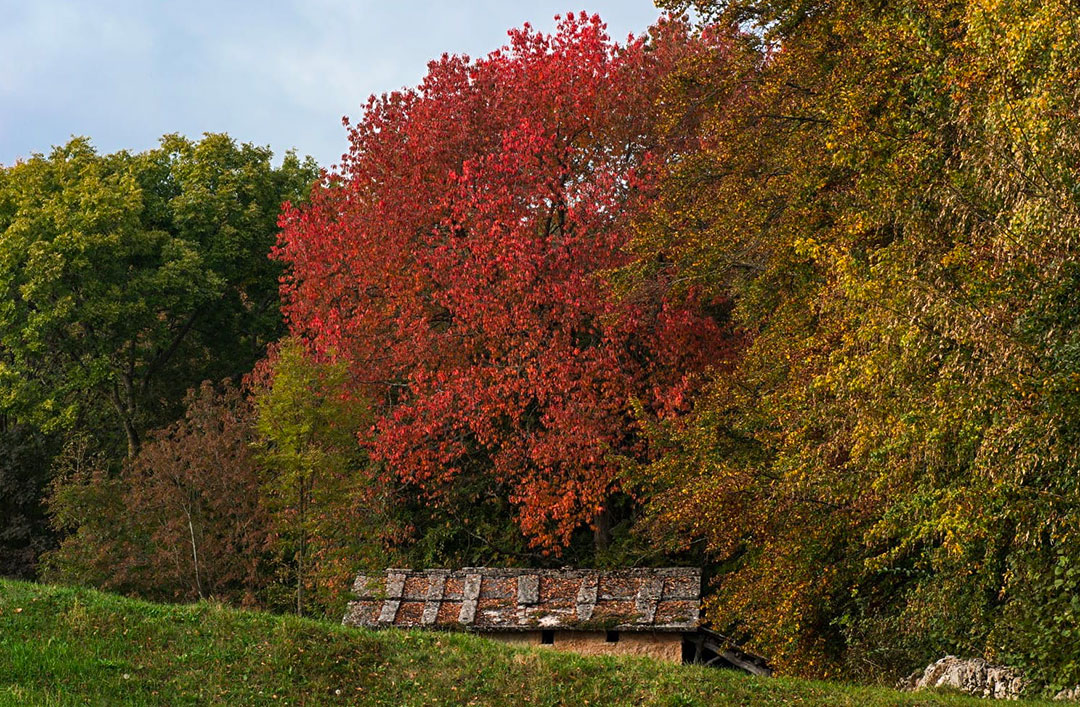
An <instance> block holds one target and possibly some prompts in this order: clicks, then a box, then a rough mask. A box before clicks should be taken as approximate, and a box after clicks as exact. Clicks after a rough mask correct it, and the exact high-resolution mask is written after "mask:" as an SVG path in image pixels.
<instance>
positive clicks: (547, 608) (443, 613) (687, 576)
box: [342, 567, 701, 631]
mask: <svg viewBox="0 0 1080 707" xmlns="http://www.w3.org/2000/svg"><path fill="white" fill-rule="evenodd" d="M353 592H354V593H355V594H356V600H355V601H352V602H350V603H349V606H348V609H346V612H345V618H344V619H343V621H342V623H344V624H346V625H349V626H368V627H374V628H379V627H386V626H394V627H399V628H411V627H421V628H424V627H427V628H443V629H454V628H456V629H466V630H471V631H529V630H537V629H560V630H598V629H617V630H621V631H692V630H694V629H696V628H697V626H698V611H699V609H700V606H701V570H700V569H698V568H691V567H674V568H663V569H621V570H610V571H603V570H587V569H560V570H538V569H494V568H490V567H466V568H465V569H461V570H434V569H433V570H405V569H390V570H387V571H386V573H385V574H384V575H374V576H371V575H365V574H360V575H359V576H358V577H357V578H356V582H355V583H354V584H353Z"/></svg>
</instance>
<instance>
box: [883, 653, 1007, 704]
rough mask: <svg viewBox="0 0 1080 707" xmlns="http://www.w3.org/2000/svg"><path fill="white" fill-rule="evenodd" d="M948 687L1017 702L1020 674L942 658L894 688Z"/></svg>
mask: <svg viewBox="0 0 1080 707" xmlns="http://www.w3.org/2000/svg"><path fill="white" fill-rule="evenodd" d="M934 687H949V688H953V689H956V690H960V691H961V692H966V693H967V694H969V695H974V696H976V697H990V698H993V699H998V700H1017V699H1020V693H1021V692H1022V691H1023V689H1024V680H1023V678H1022V677H1021V676H1020V673H1018V672H1016V671H1015V670H1013V669H1012V668H1007V667H1005V666H1003V665H990V664H989V663H987V662H986V661H985V660H982V659H981V658H968V659H964V658H957V657H956V656H954V655H949V656H945V657H944V658H942V659H941V660H938V661H935V662H933V663H931V664H930V665H928V666H926V670H924V671H922V674H921V675H920V674H919V673H917V672H916V673H913V674H911V675H909V676H908V677H906V678H904V679H903V680H901V681H900V683H899V684H898V685H897V688H898V689H900V690H904V691H907V692H914V691H916V690H925V689H928V688H934Z"/></svg>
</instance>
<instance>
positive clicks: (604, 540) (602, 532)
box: [593, 506, 611, 553]
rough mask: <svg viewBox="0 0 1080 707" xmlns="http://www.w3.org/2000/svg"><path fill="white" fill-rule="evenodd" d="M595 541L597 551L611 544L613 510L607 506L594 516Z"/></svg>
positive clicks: (599, 551)
mask: <svg viewBox="0 0 1080 707" xmlns="http://www.w3.org/2000/svg"><path fill="white" fill-rule="evenodd" d="M593 543H594V545H595V549H596V552H597V553H601V552H606V551H607V549H608V548H609V547H610V546H611V510H610V509H609V508H608V507H607V506H604V510H602V511H600V512H599V513H598V514H596V517H595V518H593Z"/></svg>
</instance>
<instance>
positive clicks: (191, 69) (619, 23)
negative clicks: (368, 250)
mask: <svg viewBox="0 0 1080 707" xmlns="http://www.w3.org/2000/svg"><path fill="white" fill-rule="evenodd" d="M576 2H577V3H578V4H577V5H569V4H567V1H566V0H561V1H560V2H551V1H549V0H534V1H529V0H444V1H442V2H438V1H436V0H396V1H395V0H390V1H389V2H387V1H386V0H380V1H378V2H376V1H373V0H264V1H262V2H257V1H247V0H245V1H243V2H240V1H237V2H232V1H230V0H217V1H204V0H183V1H182V2H180V1H178V2H167V1H166V0H139V1H136V0H96V1H91V0H0V17H2V18H3V20H2V21H0V164H12V163H13V162H15V160H16V159H18V158H19V157H26V156H28V155H30V154H31V153H34V152H46V153H47V152H48V151H49V149H50V148H51V146H53V145H57V144H61V143H64V142H66V141H67V140H68V138H69V137H70V136H72V135H86V136H88V137H90V138H91V139H92V140H93V142H94V144H95V145H96V146H97V148H98V149H99V150H100V151H102V152H111V151H114V150H118V149H131V150H144V149H146V148H148V147H151V146H153V145H154V144H155V143H156V142H157V138H158V137H159V136H160V135H162V134H164V133H169V132H179V133H183V134H185V135H189V136H192V137H197V136H199V135H201V134H202V133H203V132H228V133H229V134H230V135H232V136H233V137H235V138H237V139H238V140H241V141H244V142H254V143H256V144H260V145H270V146H271V147H272V148H273V149H274V151H275V153H278V154H280V153H281V152H283V151H284V150H287V149H289V148H296V149H297V151H298V152H300V153H301V154H310V155H312V156H314V157H315V158H316V159H317V160H318V161H319V163H320V164H322V165H324V166H326V165H329V164H331V163H334V162H336V161H337V160H338V158H339V156H340V155H341V153H342V152H344V151H345V131H344V129H343V128H342V127H341V117H342V116H343V115H348V116H350V117H352V118H357V117H359V114H360V107H361V106H362V104H363V103H364V101H365V100H366V99H367V97H368V96H369V95H370V94H372V93H383V92H385V91H391V90H394V89H397V88H401V87H403V86H412V85H415V84H416V83H417V82H419V80H420V78H421V77H422V76H423V74H424V73H425V68H426V64H427V61H428V60H429V59H432V58H434V57H436V56H439V55H441V54H442V53H443V52H450V53H464V54H468V55H470V56H474V57H475V56H481V55H484V54H486V53H488V52H489V51H491V50H493V49H495V48H497V47H499V46H502V45H503V44H504V43H505V41H506V30H507V29H508V28H510V27H515V26H519V25H521V24H522V23H524V22H530V23H532V24H533V25H534V26H536V27H539V28H541V29H545V30H548V29H551V28H552V27H553V26H554V21H553V19H552V18H553V16H554V15H555V14H557V13H559V12H566V11H568V10H571V9H574V10H581V9H585V10H588V11H589V12H598V13H600V15H601V17H603V18H604V19H605V20H606V21H607V23H608V29H609V32H610V34H611V35H612V36H613V37H615V38H616V39H619V40H622V39H624V38H625V37H626V35H627V34H628V33H631V32H633V33H640V32H641V31H642V30H643V29H645V28H646V27H647V26H648V25H649V24H651V22H652V21H653V20H654V19H655V18H656V17H657V15H658V11H657V10H656V9H655V8H654V7H653V5H652V2H651V0H576Z"/></svg>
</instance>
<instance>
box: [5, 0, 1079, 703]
mask: <svg viewBox="0 0 1080 707" xmlns="http://www.w3.org/2000/svg"><path fill="white" fill-rule="evenodd" d="M660 4H661V5H662V6H663V7H664V8H665V9H666V10H668V11H670V12H671V13H672V14H671V15H669V16H667V17H666V18H664V19H662V20H660V21H659V22H658V23H657V24H656V25H655V26H654V27H652V28H650V30H649V31H648V32H647V33H645V34H643V35H642V36H640V37H636V38H631V39H630V40H629V41H627V42H624V43H619V42H614V41H612V40H611V39H610V38H609V37H608V36H607V34H606V31H605V27H604V25H603V23H602V21H601V20H600V19H599V18H597V17H590V16H589V15H586V14H572V15H567V16H564V17H561V18H560V19H559V23H558V26H557V29H556V30H555V31H554V32H553V33H550V34H545V33H542V32H538V31H536V30H535V29H533V28H531V27H528V26H525V27H523V28H520V29H516V30H512V31H511V32H510V34H509V42H508V44H507V46H506V47H503V48H502V49H499V50H497V51H495V52H493V53H491V54H489V55H487V56H485V57H483V58H480V59H475V60H474V59H470V58H468V57H464V56H443V57H442V58H440V59H437V60H435V61H433V62H431V64H430V65H429V70H428V74H427V76H426V77H425V78H424V80H423V82H422V83H421V84H420V85H418V86H417V87H415V88H412V89H406V90H401V91H397V92H394V93H390V94H385V95H382V96H374V97H372V98H371V99H370V100H369V102H368V103H367V104H366V106H365V107H364V108H363V110H362V112H361V114H360V115H359V116H357V117H356V118H354V119H353V120H351V121H348V122H347V138H348V153H347V154H346V155H345V156H344V158H343V161H342V163H341V165H340V167H337V168H335V170H334V171H324V172H319V171H318V170H317V169H316V168H315V167H314V165H313V164H311V163H310V162H301V161H300V160H298V159H296V158H295V157H291V156H289V157H286V158H285V160H284V162H283V163H282V166H281V167H280V168H275V167H272V166H270V164H269V155H268V154H267V153H266V151H263V150H261V149H260V148H255V147H252V146H250V145H237V144H236V143H235V142H233V141H232V140H231V139H229V138H227V137H225V136H207V137H206V138H205V139H204V140H202V141H200V142H191V141H188V140H185V139H183V138H180V137H177V136H169V137H166V138H164V139H163V142H162V146H161V148H159V149H157V150H152V151H149V152H147V153H143V154H140V155H131V154H128V153H118V154H117V155H108V156H99V155H97V154H96V153H95V152H94V151H93V149H92V148H91V147H90V145H89V143H88V142H87V141H85V140H76V141H74V142H72V143H71V144H69V145H67V146H66V147H63V148H58V149H57V150H56V151H55V152H54V153H53V154H52V155H50V156H49V157H47V158H46V157H44V156H38V157H36V158H34V159H32V160H29V161H27V162H25V163H22V164H18V165H15V166H13V167H10V168H4V169H2V170H0V288H2V289H3V291H4V292H5V295H4V297H3V298H2V303H0V413H2V416H0V422H2V423H3V424H2V425H0V445H3V449H4V450H5V454H3V455H0V490H2V491H3V494H2V495H0V509H2V510H3V512H4V516H3V518H2V522H0V526H2V527H0V561H2V562H4V563H5V567H4V571H5V572H9V569H8V567H9V566H10V567H14V568H15V569H14V571H15V572H19V573H23V574H25V573H28V572H33V571H44V572H45V575H46V576H47V577H49V578H54V579H59V580H63V581H77V582H84V583H90V584H96V585H100V586H106V587H110V588H113V589H117V590H119V591H124V592H128V593H133V594H141V595H146V596H156V597H171V598H177V599H194V598H197V597H199V596H208V595H214V596H219V597H223V598H226V599H228V600H230V601H234V602H236V603H243V604H252V605H259V606H266V607H270V608H277V609H282V610H294V611H297V612H300V613H327V614H330V615H334V614H335V612H339V611H340V608H341V605H342V602H343V601H344V597H345V593H346V591H347V587H348V582H349V580H350V578H351V576H352V575H353V574H355V572H356V570H357V569H358V568H359V567H361V566H362V567H366V568H369V569H381V568H385V567H387V566H390V565H392V564H398V563H399V564H398V566H402V565H404V566H414V567H431V566H466V565H481V564H489V565H517V566H521V565H532V566H553V565H554V566H557V565H560V564H566V563H574V564H578V565H585V566H590V565H592V566H619V565H627V564H630V565H672V564H697V565H701V566H703V567H704V568H705V569H706V572H707V575H708V576H709V577H710V582H709V585H708V587H707V589H708V599H707V602H706V606H705V616H706V618H707V619H708V620H709V621H710V622H711V624H712V626H713V627H714V628H716V629H717V630H720V631H722V632H724V634H725V635H728V636H730V637H731V639H732V640H733V641H736V642H738V643H740V644H742V645H744V646H746V647H748V648H750V649H752V650H756V651H759V652H761V653H762V654H764V655H767V656H769V658H770V659H771V660H772V661H773V662H774V664H775V665H776V666H777V667H778V668H779V669H780V670H782V671H784V672H787V673H790V674H800V675H812V676H835V675H843V676H845V677H848V678H852V679H865V680H894V679H895V677H897V676H899V675H902V674H907V673H909V672H910V671H911V670H912V669H913V668H916V667H921V666H923V665H925V664H926V663H927V662H928V661H930V660H932V659H935V658H938V657H941V656H942V655H944V654H946V653H955V654H964V655H976V656H981V657H984V658H987V659H991V660H994V661H998V662H1003V663H1007V664H1010V665H1014V666H1017V667H1020V668H1022V669H1024V670H1025V672H1026V673H1027V675H1028V676H1029V677H1030V678H1032V679H1033V681H1034V682H1033V684H1035V685H1037V686H1039V687H1045V688H1047V689H1050V688H1053V689H1057V688H1061V687H1066V686H1071V685H1074V684H1076V683H1077V682H1080V648H1078V647H1077V645H1078V644H1077V642H1076V640H1075V632H1076V631H1078V630H1080V603H1078V602H1077V600H1076V597H1077V596H1080V565H1078V563H1080V560H1078V559H1077V558H1078V557H1080V483H1078V479H1080V459H1078V451H1080V267H1078V266H1077V263H1078V262H1080V258H1078V252H1077V249H1078V248H1080V238H1078V236H1080V186H1078V184H1080V181H1078V180H1080V176H1078V173H1077V169H1076V165H1077V164H1080V122H1078V121H1077V115H1076V110H1077V106H1080V73H1078V72H1077V70H1076V67H1078V66H1080V13H1078V12H1077V10H1076V9H1075V7H1074V6H1073V5H1072V4H1071V3H1069V2H1065V1H1064V0H1051V1H1050V2H1043V1H1040V2H1035V1H1034V0H1005V1H1002V2H981V1H979V0H966V1H963V2H955V1H952V0H950V1H949V2H945V1H944V0H920V1H918V2H900V3H885V4H882V3H876V4H875V3H862V2H856V1H854V0H838V1H835V2H834V1H830V2H816V1H811V2H806V1H803V0H800V1H799V2H794V1H793V0H731V1H722V0H698V1H696V2H688V1H685V0H684V1H680V0H668V1H666V2H662V3H660ZM690 10H693V11H694V13H693V18H694V19H693V20H691V19H688V18H687V17H682V16H681V13H687V12H688V11H690ZM279 206H280V209H279ZM203 381H210V382H207V383H203ZM188 391H191V392H188ZM8 450H10V451H8ZM223 498H234V499H235V500H236V501H237V502H236V503H222V502H221V501H222V499H223ZM46 508H47V509H48V516H47V518H48V519H51V525H48V526H47V525H46V514H45V509H46ZM43 552H44V555H42V553H43ZM42 556H43V557H44V560H41V559H40V558H41V557H42ZM9 563H10V564H9ZM34 568H36V569H34Z"/></svg>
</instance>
